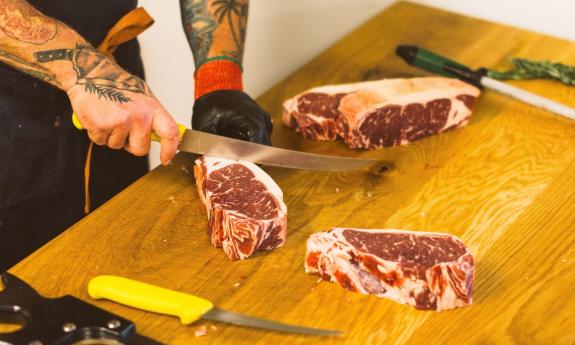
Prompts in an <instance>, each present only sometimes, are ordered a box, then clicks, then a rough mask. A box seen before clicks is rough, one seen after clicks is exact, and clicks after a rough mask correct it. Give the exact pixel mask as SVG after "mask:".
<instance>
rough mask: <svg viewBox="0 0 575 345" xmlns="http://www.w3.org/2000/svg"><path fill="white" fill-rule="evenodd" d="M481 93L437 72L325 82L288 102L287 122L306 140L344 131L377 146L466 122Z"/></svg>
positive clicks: (348, 138) (361, 143)
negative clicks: (342, 83)
mask: <svg viewBox="0 0 575 345" xmlns="http://www.w3.org/2000/svg"><path fill="white" fill-rule="evenodd" d="M477 96H479V89H477V88H476V87H474V86H472V85H470V84H467V83H464V82H462V81H459V80H457V79H450V78H437V77H430V78H411V79H385V80H379V81H369V82H362V83H355V84H344V85H330V86H322V87H316V88H314V89H311V90H308V91H305V92H303V93H301V94H299V95H297V96H295V97H294V98H291V99H289V100H287V101H285V102H284V105H283V106H284V111H283V116H282V122H283V123H284V124H285V125H286V126H289V127H291V128H293V129H294V130H295V131H296V132H298V133H300V134H302V135H303V136H304V138H306V139H314V140H335V139H336V138H337V137H338V136H339V137H341V138H343V140H344V141H345V143H346V144H347V145H348V146H349V147H351V148H363V149H374V148H379V147H384V146H395V145H403V144H407V143H409V142H411V141H414V140H417V139H420V138H423V137H427V136H430V135H433V134H436V133H441V132H444V131H446V130H449V129H452V128H457V127H461V126H465V125H466V124H467V123H468V122H469V118H470V116H471V109H472V107H473V104H474V103H475V99H476V98H477Z"/></svg>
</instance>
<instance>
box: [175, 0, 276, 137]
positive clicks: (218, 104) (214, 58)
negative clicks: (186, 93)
mask: <svg viewBox="0 0 575 345" xmlns="http://www.w3.org/2000/svg"><path fill="white" fill-rule="evenodd" d="M248 4H249V1H248V0H180V7H181V14H182V23H183V25H184V30H185V32H186V36H187V37H188V42H189V43H190V47H191V48H192V53H193V54H194V61H195V64H196V72H195V94H196V101H195V102H194V112H193V116H192V128H194V129H197V130H200V131H204V132H209V133H214V134H218V135H223V136H227V137H231V138H236V139H241V140H246V141H252V142H256V143H260V144H267V145H270V144H271V139H270V135H271V131H272V122H271V120H270V116H269V114H268V113H267V112H266V111H265V110H264V109H262V108H261V107H260V106H259V105H258V104H257V103H256V102H255V101H254V100H253V99H252V98H251V97H250V96H249V95H248V94H246V93H245V92H243V91H242V90H243V86H242V71H241V64H242V58H243V51H244V42H245V38H246V26H247V19H248Z"/></svg>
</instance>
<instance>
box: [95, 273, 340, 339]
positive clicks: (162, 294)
mask: <svg viewBox="0 0 575 345" xmlns="http://www.w3.org/2000/svg"><path fill="white" fill-rule="evenodd" d="M88 294H89V295H90V297H92V298H95V299H101V298H104V299H108V300H111V301H114V302H117V303H120V304H124V305H127V306H130V307H134V308H138V309H142V310H146V311H150V312H155V313H160V314H165V315H172V316H178V317H179V318H180V321H181V323H182V324H184V325H189V324H191V323H193V322H194V321H197V320H198V319H207V320H212V321H218V322H224V323H230V324H234V325H238V326H245V327H254V328H261V329H266V330H271V331H279V332H287V333H299V334H307V335H340V334H342V333H341V332H339V331H332V330H325V329H318V328H309V327H302V326H294V325H290V324H285V323H280V322H275V321H270V320H265V319H260V318H256V317H252V316H247V315H243V314H239V313H234V312H231V311H226V310H223V309H220V308H218V307H215V306H214V305H213V304H212V303H211V302H210V301H208V300H205V299H203V298H200V297H197V296H193V295H188V294H185V293H183V292H179V291H172V290H169V289H165V288H161V287H158V286H154V285H150V284H146V283H142V282H139V281H136V280H131V279H128V278H123V277H118V276H109V275H101V276H97V277H95V278H92V279H91V280H90V282H89V283H88Z"/></svg>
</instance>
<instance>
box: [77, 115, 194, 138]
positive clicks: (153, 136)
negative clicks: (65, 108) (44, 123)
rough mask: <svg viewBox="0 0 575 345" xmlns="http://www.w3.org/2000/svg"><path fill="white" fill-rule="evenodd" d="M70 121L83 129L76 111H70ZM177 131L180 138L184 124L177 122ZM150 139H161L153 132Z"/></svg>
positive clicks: (183, 130)
mask: <svg viewBox="0 0 575 345" xmlns="http://www.w3.org/2000/svg"><path fill="white" fill-rule="evenodd" d="M72 123H73V124H74V127H76V128H77V129H79V130H84V129H85V128H84V126H83V125H82V123H81V122H80V120H79V119H78V117H77V116H76V113H72ZM178 132H179V136H180V139H182V136H183V135H184V132H186V126H184V125H182V124H181V123H178ZM150 139H151V140H152V141H157V142H160V141H161V139H160V137H159V136H158V135H157V134H156V133H155V132H152V134H151V138H150Z"/></svg>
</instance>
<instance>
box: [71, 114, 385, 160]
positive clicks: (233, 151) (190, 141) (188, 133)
mask: <svg viewBox="0 0 575 345" xmlns="http://www.w3.org/2000/svg"><path fill="white" fill-rule="evenodd" d="M72 122H73V123H74V126H76V128H78V129H84V127H83V126H82V124H81V123H80V121H79V120H78V118H77V117H76V114H72ZM178 128H179V131H180V146H179V149H180V150H182V151H186V152H191V153H197V154H201V155H205V156H210V157H218V158H227V159H235V160H243V161H250V162H253V163H258V164H264V165H271V166H277V167H282V168H292V169H303V170H324V171H346V170H355V169H362V168H367V167H372V166H374V165H375V164H376V163H378V161H375V160H371V159H361V158H348V157H336V156H327V155H319V154H315V153H307V152H300V151H292V150H287V149H282V148H278V147H272V146H267V145H261V144H256V143H251V142H247V141H243V140H238V139H232V138H228V137H223V136H220V135H215V134H210V133H205V132H200V131H196V130H193V129H188V128H186V127H185V126H184V125H181V124H178ZM152 140H153V141H158V142H159V141H160V138H159V137H158V136H157V135H156V134H155V133H153V132H152Z"/></svg>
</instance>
